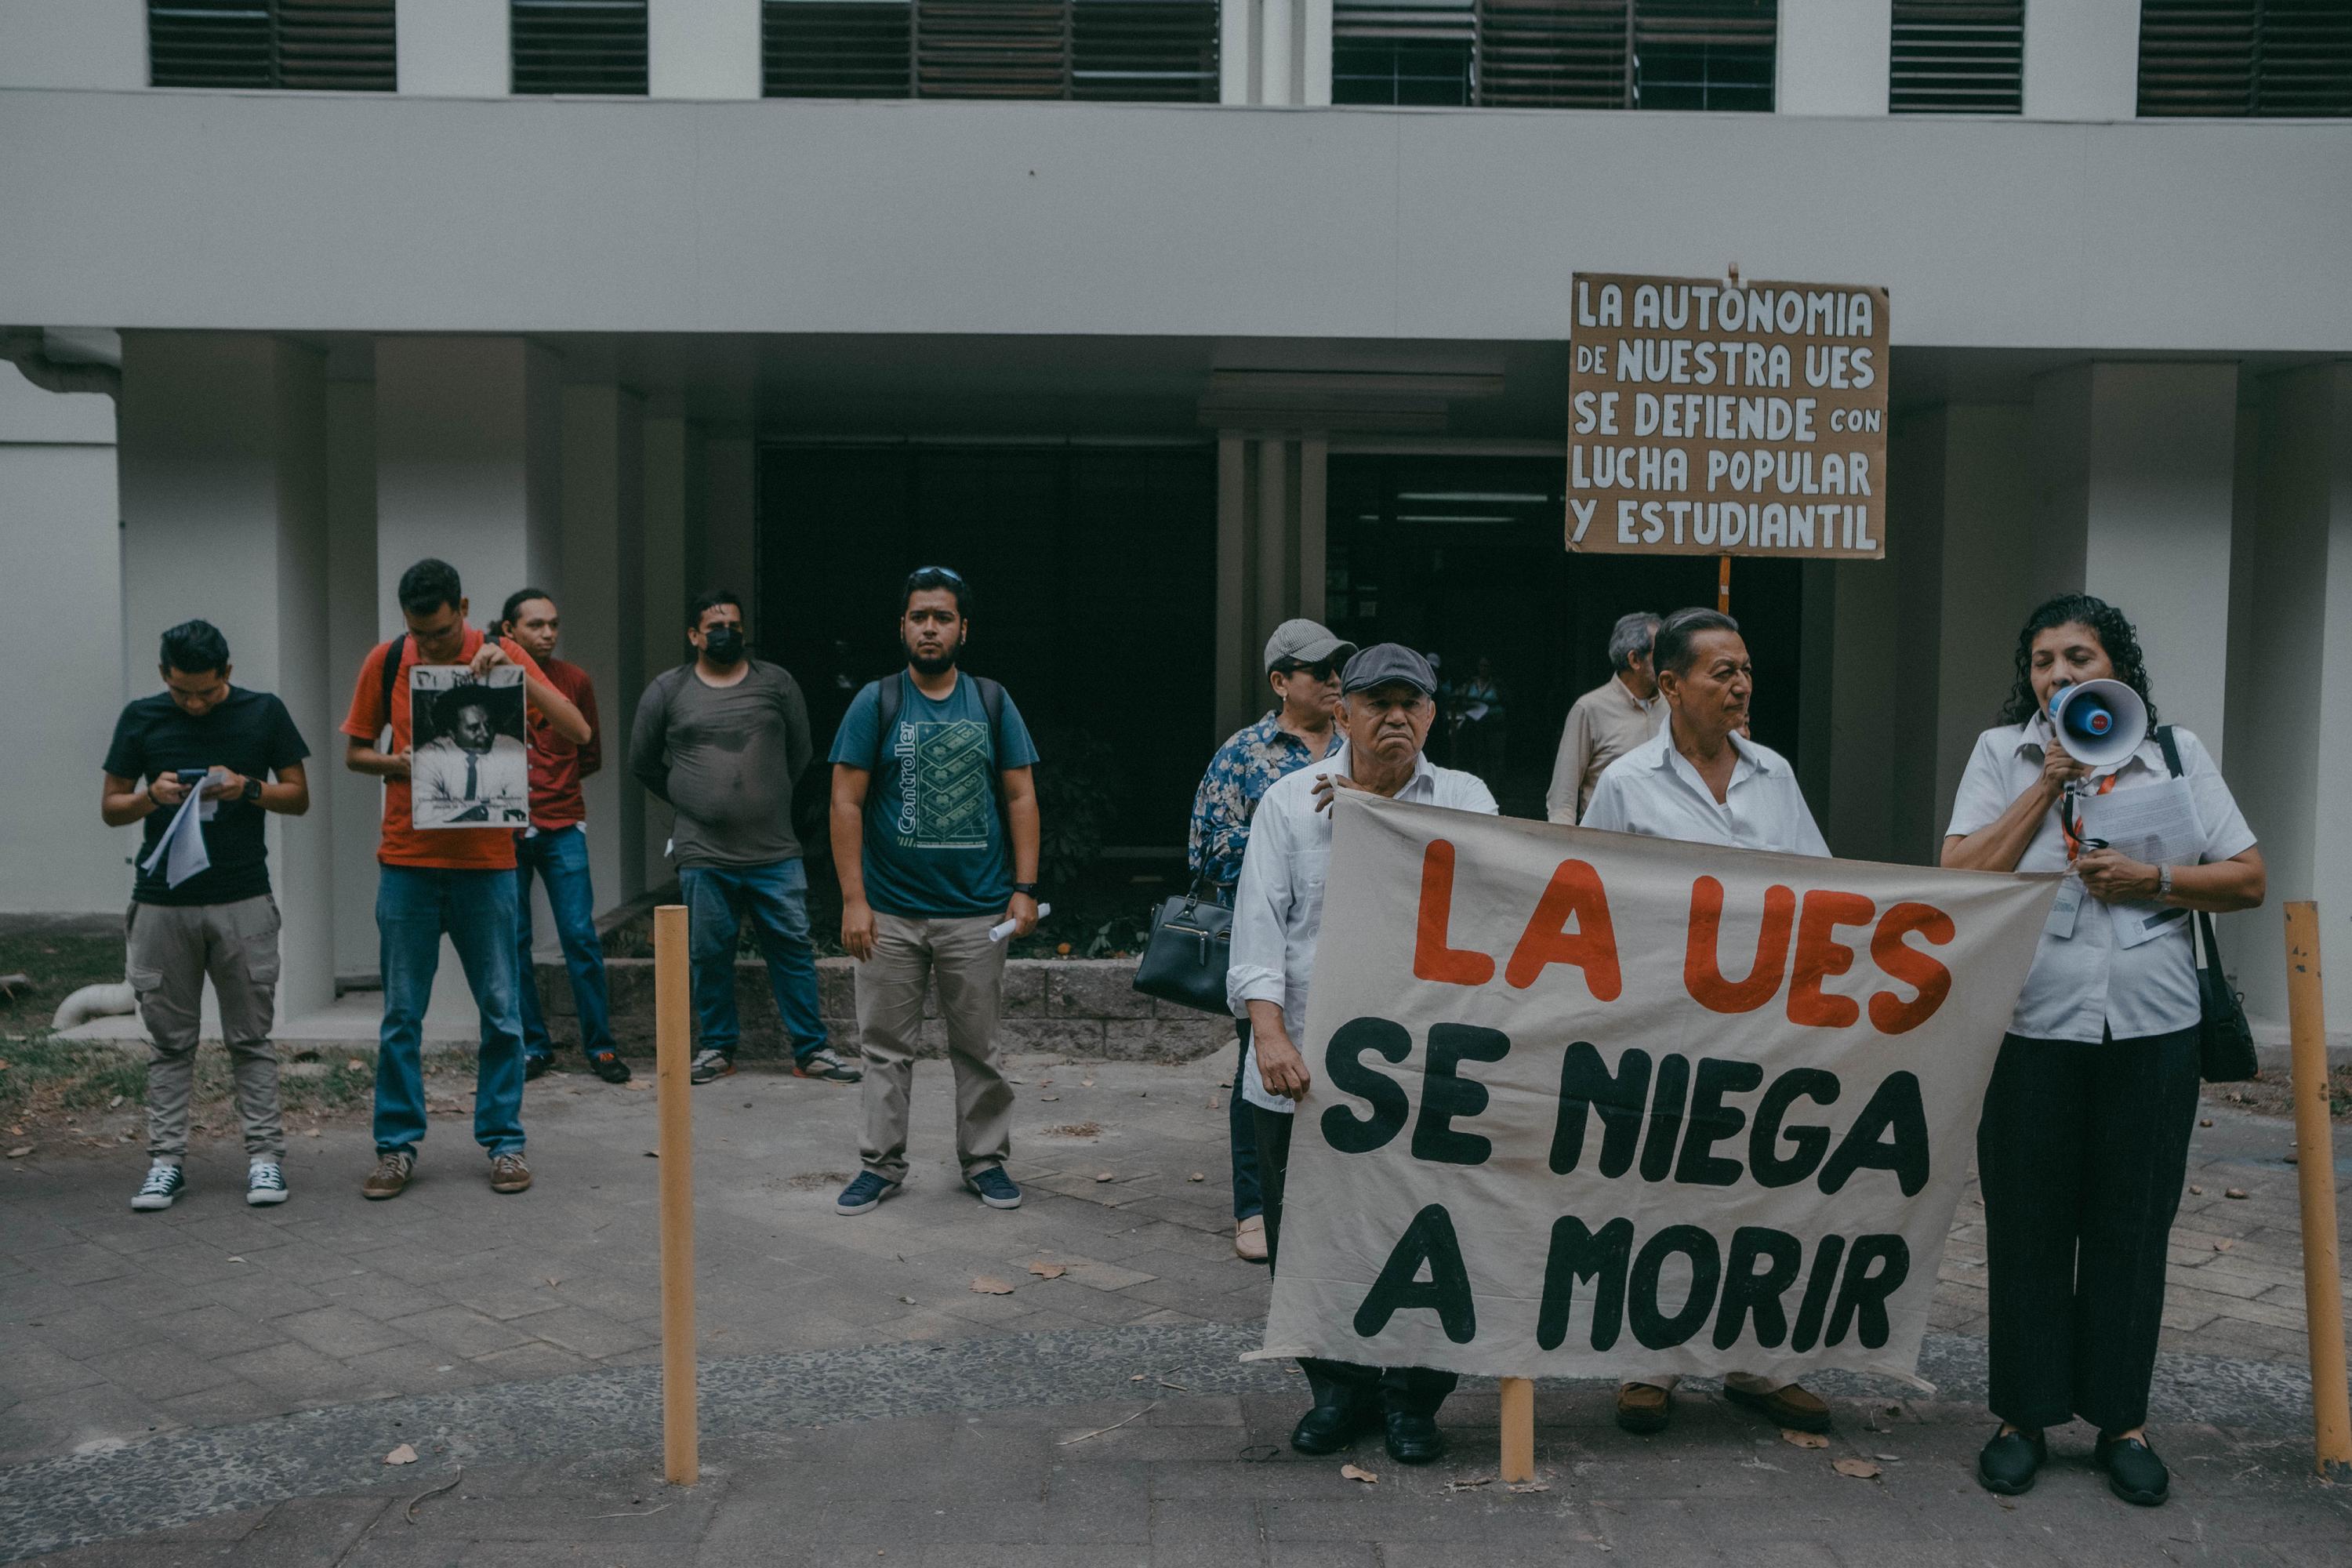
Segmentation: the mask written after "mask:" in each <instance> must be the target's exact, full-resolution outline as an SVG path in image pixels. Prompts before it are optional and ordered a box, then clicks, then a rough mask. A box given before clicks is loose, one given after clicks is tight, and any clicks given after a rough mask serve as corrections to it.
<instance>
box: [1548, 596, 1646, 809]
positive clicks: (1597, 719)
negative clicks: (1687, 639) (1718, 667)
mask: <svg viewBox="0 0 2352 1568" xmlns="http://www.w3.org/2000/svg"><path fill="white" fill-rule="evenodd" d="M1657 635H1658V617H1657V616H1654V615H1652V614H1651V613H1650V612H1649V611H1647V610H1636V611H1634V612H1633V614H1632V615H1630V616H1619V617H1618V618H1617V624H1616V626H1613V627H1612V628H1610V632H1609V668H1610V669H1611V670H1612V674H1611V675H1610V677H1609V679H1606V680H1604V681H1602V682H1601V684H1600V685H1598V686H1596V687H1594V688H1593V689H1591V690H1590V691H1588V692H1586V693H1585V694H1584V695H1583V696H1581V697H1580V698H1578V699H1577V700H1576V706H1575V707H1573V708H1570V710H1568V725H1567V727H1566V728H1565V729H1564V730H1562V731H1560V737H1559V757H1558V758H1557V759H1556V760H1555V761H1554V762H1553V763H1552V769H1551V788H1550V789H1549V790H1547V791H1546V792H1545V794H1544V817H1545V820H1547V821H1549V822H1559V823H1569V824H1573V823H1577V822H1580V821H1582V820H1583V818H1584V813H1585V811H1586V809H1587V808H1588V807H1590V806H1591V804H1592V791H1593V789H1594V787H1595V786H1596V785H1598V784H1600V783H1601V774H1602V773H1606V772H1607V771H1608V770H1609V764H1610V763H1613V762H1615V761H1616V760H1617V759H1618V758H1620V757H1622V756H1623V755H1624V754H1625V753H1626V752H1630V751H1632V750H1633V748H1634V747H1636V746H1639V745H1641V744H1643V742H1646V741H1648V740H1649V738H1650V737H1651V736H1653V735H1654V734H1656V733H1657V732H1658V726H1659V724H1660V722H1661V721H1662V720H1663V718H1664V708H1663V707H1661V705H1660V704H1659V701H1658V681H1657V675H1656V672H1655V671H1654V669H1653V668H1651V663H1650V648H1651V645H1652V643H1653V642H1654V641H1655V639H1656V637H1657Z"/></svg>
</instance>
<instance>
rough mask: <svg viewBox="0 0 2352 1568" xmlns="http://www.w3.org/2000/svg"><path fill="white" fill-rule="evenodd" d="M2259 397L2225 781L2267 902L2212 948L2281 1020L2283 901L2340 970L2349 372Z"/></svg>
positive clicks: (2260, 1005)
mask: <svg viewBox="0 0 2352 1568" xmlns="http://www.w3.org/2000/svg"><path fill="white" fill-rule="evenodd" d="M2260 391H2261V396H2260V399H2259V409H2260V415H2259V417H2260V439H2259V447H2258V452H2257V464H2256V471H2255V474H2254V476H2253V477H2254V482H2255V493H2254V495H2253V496H2252V503H2251V507H2250V509H2249V514H2248V515H2247V516H2245V517H2244V518H2243V519H2242V523H2243V524H2244V525H2245V527H2244V531H2243V532H2242V536H2241V548H2240V552H2239V558H2240V560H2241V561H2242V563H2244V564H2245V566H2246V568H2247V570H2248V572H2249V573H2250V574H2251V576H2252V583H2251V584H2250V588H2249V592H2248V593H2247V594H2246V595H2245V596H2244V598H2243V600H2242V604H2243V605H2244V608H2245V612H2246V613H2247V614H2249V615H2251V616H2252V617H2253V625H2252V627H2251V628H2250V631H2251V635H2250V637H2249V641H2250V642H2251V644H2252V647H2253V649H2254V651H2255V654H2256V657H2255V658H2252V659H2251V660H2249V661H2245V662H2242V663H2239V664H2236V665H2233V666H2232V668H2231V671H2230V684H2231V702H2230V715H2231V729H2232V734H2231V747H2230V758H2229V763H2228V765H2227V767H2226V768H2225V770H2224V771H2225V773H2226V774H2227V776H2228V778H2229V781H2230V788H2231V794H2233V795H2235V796H2236V797H2237V801H2238V805H2239V807H2240V809H2242V811H2244V813H2245V814H2246V820H2247V822H2248V823H2249V824H2251V825H2252V827H2253V830H2254V832H2255V833H2256V834H2257V835H2259V836H2260V837H2261V840H2262V848H2263V859H2264V860H2265V861H2266V862H2268V864H2269V867H2270V900H2269V902H2268V903H2267V904H2266V905H2265V906H2264V907H2263V908H2262V909H2260V910H2253V911H2251V912H2249V913H2246V914H2242V915H2232V916H2229V917H2227V918H2225V919H2224V920H2223V921H2221V942H2222V954H2223V958H2224V961H2225V962H2226V963H2227V964H2228V966H2229V968H2230V970H2231V973H2232V975H2233V977H2234V978H2235V980H2236V982H2237V984H2238V987H2239V989H2241V990H2242V991H2243V992H2244V993H2245V996H2246V1009H2247V1011H2248V1012H2249V1013H2250V1014H2252V1015H2253V1016H2254V1017H2255V1019H2256V1020H2257V1021H2258V1022H2262V1023H2268V1024H2273V1025H2284V1023H2285V1021H2286V977H2285V969H2284V962H2283V950H2282V948H2281V946H2280V943H2281V941H2282V932H2281V929H2280V915H2279V905H2280V904H2281V903H2283V902H2284V900H2289V899H2315V900H2318V903H2319V913H2320V921H2321V932H2322V935H2321V942H2322V951H2323V953H2324V955H2325V956H2326V958H2328V959H2331V960H2333V961H2334V963H2335V966H2336V974H2337V975H2338V976H2339V977H2340V976H2341V975H2342V974H2343V973H2345V972H2346V970H2347V963H2352V814H2347V812H2346V811H2345V809H2344V805H2343V802H2344V800H2345V798H2346V796H2347V794H2352V729H2347V726H2346V725H2345V724H2344V723H2342V722H2341V721H2340V717H2339V716H2340V715H2342V714H2344V713H2346V712H2347V711H2352V361H2342V360H2339V361H2336V362H2335V363H2327V364H2317V365H2312V366H2309V367H2307V368H2305V369H2301V370H2294V371H2288V372H2284V373H2282V374H2277V375H2274V376H2271V377H2269V378H2267V379H2266V380H2264V381H2263V383H2262V384H2261V388H2260ZM2235 629H2236V628H2232V630H2233V632H2234V631H2235ZM2218 640H2219V639H2216V642H2217V644H2218ZM2208 657H2209V658H2210V657H2212V656H2211V655H2210V654H2209V656H2208ZM2327 1026H2328V1028H2329V1030H2330V1031H2331V1032H2340V1031H2344V1030H2348V1029H2352V985H2347V984H2344V983H2343V982H2342V980H2341V979H2340V978H2338V980H2337V983H2336V984H2335V985H2333V986H2331V987H2329V988H2328V998H2327Z"/></svg>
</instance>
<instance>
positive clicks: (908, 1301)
mask: <svg viewBox="0 0 2352 1568" xmlns="http://www.w3.org/2000/svg"><path fill="white" fill-rule="evenodd" d="M898 1304H899V1305H900V1306H904V1307H912V1306H916V1305H919V1303H918V1302H917V1301H916V1300H915V1299H914V1298H913V1297H912V1296H901V1297H899V1298H898Z"/></svg>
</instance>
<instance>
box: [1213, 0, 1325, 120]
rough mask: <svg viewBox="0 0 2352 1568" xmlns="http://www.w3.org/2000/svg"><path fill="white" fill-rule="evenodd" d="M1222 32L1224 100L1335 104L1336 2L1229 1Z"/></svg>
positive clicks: (1222, 18) (1223, 13)
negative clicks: (1333, 41)
mask: <svg viewBox="0 0 2352 1568" xmlns="http://www.w3.org/2000/svg"><path fill="white" fill-rule="evenodd" d="M1219 27H1220V44H1219V48H1220V53H1219V68H1218V70H1219V99H1220V101H1222V102H1225V103H1235V104H1280V105H1289V106H1297V105H1325V104H1328V103H1329V102H1330V101H1331V0H1224V5H1223V10H1222V11H1221V13H1220V15H1219Z"/></svg>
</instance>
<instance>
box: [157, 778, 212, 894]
mask: <svg viewBox="0 0 2352 1568" xmlns="http://www.w3.org/2000/svg"><path fill="white" fill-rule="evenodd" d="M202 793H203V792H202V791H200V790H194V789H192V790H190V791H189V792H188V793H187V795H186V796H185V797H184V799H182V800H181V802H180V809H179V810H178V811H176V812H174V813H173V815H172V820H171V822H170V823H169V824H168V825H167V826H165V827H164V829H163V837H161V838H158V839H157V840H155V847H154V848H153V849H152V851H150V852H149V854H148V856H147V858H146V859H145V860H143V861H142V862H141V863H140V864H141V868H142V869H143V870H144V871H146V872H147V874H148V875H150V876H152V875H154V873H155V867H156V866H157V864H158V863H159V862H160V863H161V864H162V865H163V885H164V886H165V887H167V888H176V887H178V886H179V885H180V884H181V883H183V882H184V881H186V880H187V879H189V878H191V877H193V876H194V875H195V874H196V873H197V872H199V871H202V870H204V869H205V868H207V867H209V866H210V865H211V864H212V863H213V858H212V855H211V853H210V852H209V851H208V850H206V849H205V830H204V828H203V826H202V822H203V814H202V811H201V809H200V796H201V795H202Z"/></svg>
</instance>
